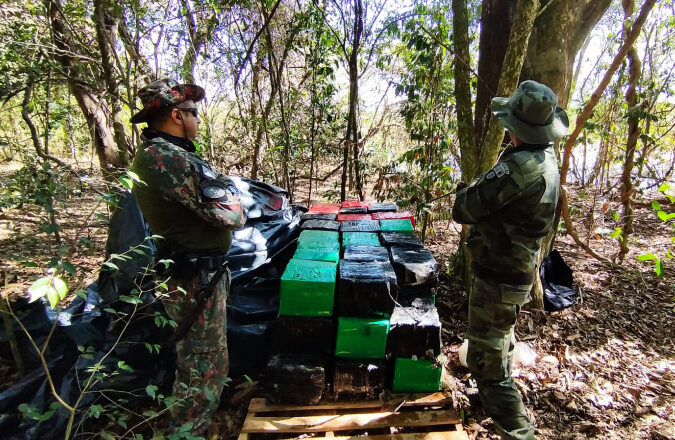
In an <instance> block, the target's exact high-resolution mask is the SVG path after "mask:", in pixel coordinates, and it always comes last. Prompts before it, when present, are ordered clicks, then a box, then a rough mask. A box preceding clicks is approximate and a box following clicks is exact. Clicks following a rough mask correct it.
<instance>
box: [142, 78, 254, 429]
mask: <svg viewBox="0 0 675 440" xmlns="http://www.w3.org/2000/svg"><path fill="white" fill-rule="evenodd" d="M153 84H155V83H153ZM176 87H177V88H180V86H175V85H174V88H176ZM162 93H163V95H162V96H164V98H166V99H164V98H162V96H160V97H159V98H158V97H157V96H156V95H157V93H156V94H155V97H154V98H153V100H151V101H150V102H153V101H156V100H157V99H160V98H161V99H160V100H161V101H162V102H164V103H165V104H166V103H168V104H171V102H172V101H171V100H172V99H174V100H176V101H178V102H182V101H180V99H184V98H185V95H184V94H183V95H175V94H173V93H172V92H171V91H169V92H167V91H166V90H163V92H162ZM160 95H161V93H160ZM172 96H173V98H172ZM147 107H148V104H146V107H145V108H147ZM148 114H149V113H148ZM148 114H145V115H142V118H141V120H145V117H147V116H148ZM136 121H138V118H137V119H136ZM143 140H144V143H143V145H142V146H141V147H140V148H139V150H138V152H137V153H136V156H135V158H134V162H133V164H132V167H131V169H132V170H133V171H134V172H135V173H136V174H138V176H139V177H140V179H141V181H142V183H140V184H136V185H134V188H133V192H134V194H135V196H136V199H137V201H138V204H139V207H140V208H141V212H142V213H143V215H144V217H145V219H146V221H147V222H148V224H149V225H150V229H151V230H152V232H153V233H154V234H157V235H160V236H162V237H163V240H161V241H160V243H159V245H160V247H163V248H164V249H167V248H168V249H170V250H171V252H174V255H177V256H181V258H176V267H175V268H174V272H173V273H174V275H173V276H172V277H171V278H170V279H169V280H168V282H167V283H166V284H167V287H168V291H169V292H170V293H169V297H168V298H165V299H163V302H164V306H165V309H166V312H167V314H168V315H169V316H170V317H171V319H173V320H174V321H176V322H181V321H182V320H183V318H184V314H185V313H186V311H188V310H189V309H190V308H191V305H192V303H193V302H194V298H195V296H196V294H197V293H198V292H199V290H200V288H201V286H202V285H204V284H206V283H207V282H208V280H209V279H210V278H211V276H212V275H213V272H214V270H215V269H216V267H210V266H209V265H208V264H206V263H208V262H211V261H215V260H214V259H215V258H216V256H220V259H221V260H223V259H224V255H225V254H226V253H227V251H228V249H229V247H230V243H231V241H232V230H233V229H236V228H239V227H241V226H242V225H243V224H244V222H245V220H246V219H245V216H244V213H243V211H242V208H241V206H240V204H239V199H238V198H237V197H236V195H234V191H233V190H232V188H231V186H230V185H229V180H228V179H227V178H226V177H224V176H222V175H220V174H217V173H216V172H214V171H213V170H212V169H211V168H210V167H209V165H208V164H207V163H206V162H204V161H203V160H201V159H199V158H198V157H197V156H196V155H195V154H194V151H195V149H194V145H193V144H192V142H191V141H189V140H187V139H184V138H176V137H174V136H171V135H168V134H166V133H161V132H158V131H155V130H152V129H149V128H146V129H144V131H143ZM186 256H190V258H192V257H194V258H195V259H196V260H195V261H196V263H195V264H194V265H193V266H190V267H187V265H185V264H184V263H183V262H182V261H181V259H185V260H187V258H188V257H186ZM229 284H230V280H229V272H226V273H225V275H224V276H223V278H222V279H221V280H220V281H219V282H218V283H217V285H216V288H215V289H214V292H213V294H212V295H211V297H210V298H209V300H208V301H207V303H206V305H205V307H204V308H203V310H202V311H201V313H200V315H199V316H198V318H197V319H196V320H195V322H194V323H193V324H192V326H191V327H190V330H189V331H188V332H187V334H186V336H185V337H184V338H183V339H182V340H180V341H179V342H178V343H177V345H176V350H177V355H178V356H177V357H178V359H177V365H176V379H175V381H174V387H173V394H174V396H175V397H177V398H178V401H177V402H178V403H177V404H176V405H175V406H173V407H172V408H171V416H172V419H171V426H172V430H176V429H177V428H180V427H181V426H182V425H183V424H185V423H188V422H192V423H193V428H192V431H193V432H194V433H196V434H203V433H204V432H205V430H206V427H207V425H208V423H209V421H210V419H211V417H212V415H213V413H214V412H215V410H216V409H217V407H218V404H219V401H220V394H221V392H222V389H223V385H224V383H225V381H226V378H227V374H228V368H229V363H228V356H227V340H226V331H227V324H226V300H227V295H228V290H229ZM180 289H182V290H183V291H184V292H182V291H181V290H180Z"/></svg>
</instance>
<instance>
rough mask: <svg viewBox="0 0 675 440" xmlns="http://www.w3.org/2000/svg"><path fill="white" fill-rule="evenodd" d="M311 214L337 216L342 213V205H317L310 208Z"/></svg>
mask: <svg viewBox="0 0 675 440" xmlns="http://www.w3.org/2000/svg"><path fill="white" fill-rule="evenodd" d="M309 212H321V213H327V214H337V213H338V212H340V205H339V204H338V203H315V204H313V205H312V207H311V208H309Z"/></svg>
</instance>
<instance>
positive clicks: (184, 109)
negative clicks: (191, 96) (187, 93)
mask: <svg viewBox="0 0 675 440" xmlns="http://www.w3.org/2000/svg"><path fill="white" fill-rule="evenodd" d="M176 108H177V109H178V110H180V111H182V112H190V113H192V116H194V117H195V118H196V117H197V112H198V110H197V107H176Z"/></svg>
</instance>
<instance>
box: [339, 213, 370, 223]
mask: <svg viewBox="0 0 675 440" xmlns="http://www.w3.org/2000/svg"><path fill="white" fill-rule="evenodd" d="M372 219H373V216H372V215H370V214H338V216H337V220H338V221H339V222H344V221H349V220H372Z"/></svg>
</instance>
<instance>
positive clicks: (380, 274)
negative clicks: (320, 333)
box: [335, 260, 398, 317]
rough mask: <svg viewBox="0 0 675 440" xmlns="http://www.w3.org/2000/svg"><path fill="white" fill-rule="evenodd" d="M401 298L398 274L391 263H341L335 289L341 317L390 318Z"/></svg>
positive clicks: (342, 261)
mask: <svg viewBox="0 0 675 440" xmlns="http://www.w3.org/2000/svg"><path fill="white" fill-rule="evenodd" d="M397 297H398V284H397V282H396V273H395V272H394V269H393V268H392V267H391V264H389V262H379V261H374V262H371V263H367V264H364V263H363V262H360V261H347V260H341V261H340V264H339V266H338V281H337V288H336V289H335V312H336V313H337V315H338V316H354V317H372V316H389V315H391V312H392V311H393V310H394V300H395V299H396V298H397Z"/></svg>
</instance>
